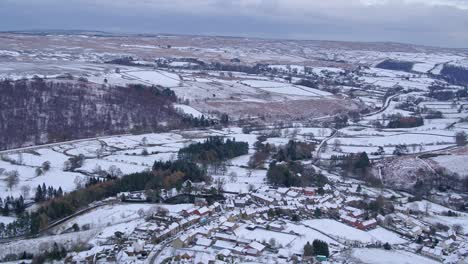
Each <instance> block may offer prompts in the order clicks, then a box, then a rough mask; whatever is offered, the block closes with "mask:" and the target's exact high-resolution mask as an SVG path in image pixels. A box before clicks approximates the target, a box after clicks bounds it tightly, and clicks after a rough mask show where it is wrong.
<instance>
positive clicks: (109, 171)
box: [107, 165, 123, 179]
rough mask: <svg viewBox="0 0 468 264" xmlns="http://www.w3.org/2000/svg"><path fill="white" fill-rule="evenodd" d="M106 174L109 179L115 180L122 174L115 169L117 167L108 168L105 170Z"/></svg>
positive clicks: (118, 169)
mask: <svg viewBox="0 0 468 264" xmlns="http://www.w3.org/2000/svg"><path fill="white" fill-rule="evenodd" d="M107 174H108V175H109V177H110V178H112V179H116V178H119V177H121V176H122V175H123V172H122V171H121V170H120V168H117V166H115V165H111V166H109V169H107Z"/></svg>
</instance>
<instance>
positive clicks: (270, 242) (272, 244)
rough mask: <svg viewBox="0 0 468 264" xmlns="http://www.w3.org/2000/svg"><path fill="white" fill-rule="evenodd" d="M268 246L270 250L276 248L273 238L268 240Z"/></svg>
mask: <svg viewBox="0 0 468 264" xmlns="http://www.w3.org/2000/svg"><path fill="white" fill-rule="evenodd" d="M268 244H270V246H271V247H272V248H274V247H276V239H275V238H274V237H272V238H270V241H269V242H268Z"/></svg>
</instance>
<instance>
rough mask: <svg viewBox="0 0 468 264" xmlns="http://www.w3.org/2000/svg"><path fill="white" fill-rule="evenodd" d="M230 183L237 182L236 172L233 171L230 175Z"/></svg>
mask: <svg viewBox="0 0 468 264" xmlns="http://www.w3.org/2000/svg"><path fill="white" fill-rule="evenodd" d="M229 181H230V182H237V173H236V172H235V171H231V172H230V173H229Z"/></svg>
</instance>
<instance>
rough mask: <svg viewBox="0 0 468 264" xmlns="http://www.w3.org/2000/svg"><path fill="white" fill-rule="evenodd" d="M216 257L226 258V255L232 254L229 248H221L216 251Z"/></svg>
mask: <svg viewBox="0 0 468 264" xmlns="http://www.w3.org/2000/svg"><path fill="white" fill-rule="evenodd" d="M217 256H218V257H220V256H221V257H222V258H227V257H230V256H232V253H231V251H230V250H229V249H223V250H221V251H219V252H218V255H217Z"/></svg>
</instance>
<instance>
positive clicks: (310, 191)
mask: <svg viewBox="0 0 468 264" xmlns="http://www.w3.org/2000/svg"><path fill="white" fill-rule="evenodd" d="M302 193H303V194H304V195H305V196H314V195H315V189H314V188H311V187H306V188H304V189H303V190H302Z"/></svg>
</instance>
